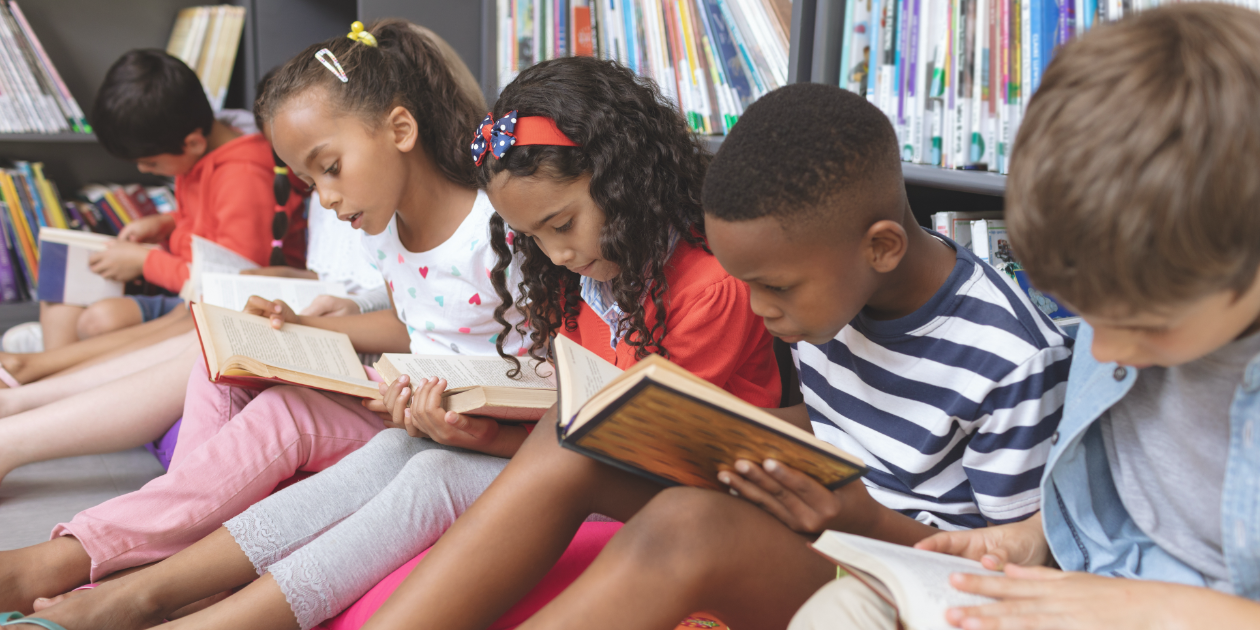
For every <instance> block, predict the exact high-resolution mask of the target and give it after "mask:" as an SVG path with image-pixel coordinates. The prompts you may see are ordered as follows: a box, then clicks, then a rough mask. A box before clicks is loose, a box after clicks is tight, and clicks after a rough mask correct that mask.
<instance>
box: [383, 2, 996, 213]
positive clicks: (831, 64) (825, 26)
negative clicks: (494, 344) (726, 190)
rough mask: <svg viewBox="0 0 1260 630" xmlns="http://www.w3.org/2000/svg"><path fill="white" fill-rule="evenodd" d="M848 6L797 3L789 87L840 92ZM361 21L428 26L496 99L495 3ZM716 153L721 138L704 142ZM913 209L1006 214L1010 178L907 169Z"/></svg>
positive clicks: (445, 5)
mask: <svg viewBox="0 0 1260 630" xmlns="http://www.w3.org/2000/svg"><path fill="white" fill-rule="evenodd" d="M845 2H846V0H793V2H792V24H791V50H790V51H789V54H788V60H789V68H788V80H789V81H792V82H803V81H812V82H816V83H827V84H830V85H837V84H839V82H840V42H841V39H842V30H843V21H844V12H845ZM358 6H359V19H361V20H364V21H365V22H366V21H369V20H372V19H375V18H381V17H393V16H396V17H403V18H407V19H409V20H412V21H414V22H417V23H420V24H424V25H425V26H427V27H429V28H431V29H433V31H434V32H436V33H438V34H439V35H441V36H442V37H444V38H445V39H446V40H447V41H449V42H450V43H451V45H452V46H454V47H455V50H456V51H457V52H458V53H459V54H460V57H461V58H463V60H464V62H465V63H467V64H468V67H469V69H471V70H472V71H473V72H475V73H476V72H479V74H480V79H481V85H482V91H483V92H484V93H485V94H486V100H487V101H488V102H493V101H494V100H495V98H496V97H497V95H498V89H497V87H496V86H495V78H496V74H497V73H496V69H495V67H494V62H495V59H496V58H497V56H496V49H495V46H496V38H495V36H494V34H495V33H496V30H497V29H496V24H495V16H496V11H495V6H496V3H495V0H467V1H463V2H450V1H449V0H359V5H358ZM705 142H706V144H707V145H708V147H709V148H710V149H712V150H717V148H718V147H719V146H721V142H722V137H721V136H712V137H708V138H706V139H705ZM902 173H903V175H904V176H905V180H906V191H907V194H908V196H909V198H910V202H911V207H913V208H915V214H916V216H917V217H918V219H919V222H920V223H922V224H923V225H930V217H929V216H928V215H930V213H932V212H941V211H951V210H952V211H964V210H1001V209H1002V207H1003V203H1002V195H1003V193H1004V191H1005V189H1006V177H1005V176H1002V175H998V174H996V173H987V172H982V171H965V170H953V169H942V168H937V167H934V166H925V165H921V164H910V163H903V164H902Z"/></svg>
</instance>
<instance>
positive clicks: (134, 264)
mask: <svg viewBox="0 0 1260 630" xmlns="http://www.w3.org/2000/svg"><path fill="white" fill-rule="evenodd" d="M151 249H153V246H151V245H141V244H139V243H130V242H127V241H114V242H113V243H110V245H109V247H107V248H105V249H104V250H102V251H99V252H95V253H93V254H92V255H91V256H90V257H89V258H88V268H89V269H91V270H92V273H94V274H96V275H98V276H101V277H102V278H105V279H106V280H115V281H117V282H130V281H132V280H135V279H136V278H139V277H140V276H141V275H142V274H143V273H144V259H145V258H147V257H148V255H149V250H151Z"/></svg>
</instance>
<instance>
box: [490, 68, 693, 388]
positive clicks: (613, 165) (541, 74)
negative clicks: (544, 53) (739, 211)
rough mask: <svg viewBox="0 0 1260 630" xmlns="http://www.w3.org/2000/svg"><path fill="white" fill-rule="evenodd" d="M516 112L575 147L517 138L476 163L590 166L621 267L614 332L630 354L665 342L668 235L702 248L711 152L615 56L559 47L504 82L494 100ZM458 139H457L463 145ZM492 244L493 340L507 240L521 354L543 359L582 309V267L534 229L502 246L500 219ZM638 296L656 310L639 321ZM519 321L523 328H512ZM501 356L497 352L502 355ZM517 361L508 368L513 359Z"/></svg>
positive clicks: (568, 176)
mask: <svg viewBox="0 0 1260 630" xmlns="http://www.w3.org/2000/svg"><path fill="white" fill-rule="evenodd" d="M511 110H517V111H518V112H519V113H520V115H521V116H546V117H549V118H551V119H553V120H555V121H556V126H557V127H559V129H560V131H563V132H564V134H565V135H567V136H568V137H569V138H570V139H572V140H573V141H574V142H576V143H577V144H578V145H579V146H577V147H560V146H532V145H531V146H519V147H515V148H512V149H511V150H509V151H508V152H507V154H506V155H504V156H503V159H502V160H496V159H494V158H493V157H488V158H487V159H486V160H485V162H483V163H482V166H481V168H480V170H479V171H478V179H479V183H480V184H481V186H482V187H483V188H484V187H485V186H486V185H487V184H488V183H489V182H490V180H491V179H492V178H493V177H494V176H495V175H498V174H499V173H502V172H504V171H507V172H508V173H510V174H511V175H512V176H513V177H531V176H541V177H547V178H550V179H552V180H556V181H559V182H570V181H573V180H575V179H577V178H578V177H581V176H583V175H590V178H591V183H590V195H591V199H593V200H594V201H595V204H596V205H598V206H599V208H600V209H601V210H603V211H604V217H605V218H604V227H603V229H602V231H601V233H600V251H601V254H602V255H603V257H604V259H605V260H607V261H608V262H611V263H614V264H616V265H618V267H620V269H621V271H620V273H619V274H618V275H617V277H615V278H613V279H612V281H611V285H612V293H613V297H614V298H615V299H616V300H617V306H618V307H620V308H621V310H622V311H623V312H624V313H625V318H624V319H623V320H622V323H621V328H620V330H619V331H618V333H619V334H618V337H620V338H624V343H628V344H630V345H631V346H633V347H634V348H635V357H636V358H640V359H641V358H643V357H646V356H647V355H648V354H652V353H657V354H660V355H662V356H669V353H668V351H666V349H665V345H664V341H665V334H666V332H667V331H666V330H665V316H664V314H665V311H666V308H667V306H668V305H667V304H666V302H665V298H664V296H665V294H666V293H667V292H668V290H669V285H668V283H667V282H666V280H665V264H666V262H668V258H669V255H670V243H671V240H672V238H673V235H677V236H678V238H679V239H680V241H685V242H687V243H691V244H693V245H698V246H700V247H707V246H706V245H705V243H704V213H703V211H702V210H701V207H700V190H701V186H702V185H703V184H704V173H705V169H706V168H707V167H708V164H709V157H710V156H709V154H708V152H707V151H706V150H705V149H704V148H703V147H702V146H701V145H700V143H699V141H698V140H697V138H696V137H695V136H694V135H693V134H692V133H691V132H690V131H689V130H688V129H687V124H686V122H685V120H684V119H683V117H682V114H681V113H680V112H679V111H678V109H677V108H676V107H674V106H673V105H672V104H671V103H669V102H668V101H667V100H665V98H663V97H662V96H661V93H660V91H659V90H658V89H657V87H656V85H655V84H654V83H652V81H651V80H649V79H645V78H640V77H636V76H635V75H634V73H633V72H631V71H630V70H629V69H627V68H625V67H624V66H622V65H620V64H618V63H616V62H614V61H602V60H598V59H594V58H591V57H565V58H561V59H555V60H552V61H544V62H542V63H539V64H537V65H535V66H532V67H530V68H529V69H527V70H525V71H523V72H521V74H520V75H519V76H518V77H517V78H516V80H515V81H512V83H511V84H509V85H508V86H507V87H506V88H504V89H503V94H502V95H500V96H499V100H498V102H497V103H495V106H494V111H495V114H496V115H498V116H501V115H503V114H505V113H507V112H509V111H511ZM465 146H466V145H465ZM490 234H491V246H492V247H493V249H494V251H495V253H496V254H498V256H499V262H498V264H497V265H495V268H494V274H493V281H494V287H495V292H496V293H498V295H499V297H500V299H502V300H503V304H502V305H501V306H499V308H497V309H495V313H494V317H495V321H498V322H499V323H500V324H502V325H503V331H504V334H501V335H499V338H498V340H497V345H498V348H499V353H500V354H504V353H503V340H504V338H506V337H507V336H508V335H509V334H510V333H511V332H512V330H513V326H512V324H510V323H509V322H508V321H507V320H506V319H504V314H505V313H506V312H507V311H508V309H509V308H510V307H511V306H512V305H513V298H512V293H511V292H510V291H509V290H508V286H507V278H506V276H505V274H504V272H505V271H506V270H507V268H508V265H509V264H511V262H512V257H513V249H515V250H517V251H523V252H524V253H525V260H524V262H523V263H522V264H521V271H522V274H521V276H522V277H521V279H520V283H519V285H518V286H517V289H518V292H517V295H518V297H517V298H516V300H515V306H516V308H517V310H519V311H520V312H522V313H526V314H527V320H528V324H529V326H530V328H531V329H532V331H529V332H528V334H529V335H530V339H531V340H532V341H533V345H532V347H531V348H530V350H529V355H530V357H532V358H534V359H536V360H542V359H544V358H545V356H546V349H547V345H548V342H549V341H550V339H551V336H552V335H553V334H555V333H556V332H557V331H558V330H559V328H560V327H561V326H564V328H565V330H570V331H571V330H575V329H576V328H577V314H578V311H579V309H580V307H581V301H582V298H581V296H580V293H581V287H580V285H579V284H578V282H579V280H578V278H579V276H578V274H576V273H573V272H572V271H569V270H568V269H567V268H565V267H562V266H556V265H553V264H552V263H551V259H550V258H548V257H547V255H546V254H545V253H543V252H542V250H541V249H539V247H538V246H537V245H535V244H534V242H533V240H532V239H519V240H515V241H514V242H513V243H512V245H511V246H509V243H508V241H507V232H506V228H505V227H504V223H503V219H502V217H500V216H499V215H497V214H496V215H494V216H493V217H491V219H490ZM645 299H647V300H651V301H652V304H653V305H654V306H655V308H656V313H657V317H656V320H657V321H656V322H655V323H654V324H652V325H651V326H649V325H648V323H647V321H646V316H645V315H646V309H645V306H644V303H645ZM516 331H517V332H518V333H519V334H521V335H525V334H527V331H525V330H523V329H522V328H521V327H520V326H518V327H516ZM504 356H506V355H504ZM519 365H520V364H519V363H517V366H518V367H519Z"/></svg>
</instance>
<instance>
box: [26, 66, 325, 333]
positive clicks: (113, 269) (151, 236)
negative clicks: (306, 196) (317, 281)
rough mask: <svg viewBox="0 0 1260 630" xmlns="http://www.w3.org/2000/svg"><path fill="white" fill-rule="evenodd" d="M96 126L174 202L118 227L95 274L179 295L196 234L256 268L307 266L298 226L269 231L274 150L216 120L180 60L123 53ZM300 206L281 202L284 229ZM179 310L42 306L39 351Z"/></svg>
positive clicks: (173, 301) (169, 302)
mask: <svg viewBox="0 0 1260 630" xmlns="http://www.w3.org/2000/svg"><path fill="white" fill-rule="evenodd" d="M92 125H93V127H94V129H95V131H96V135H97V138H98V139H99V140H100V142H101V145H102V146H104V147H105V149H106V150H107V151H109V152H110V153H111V154H113V155H115V156H118V157H120V158H123V159H126V160H130V161H133V162H135V163H136V166H137V168H139V169H140V172H142V173H152V174H156V175H163V176H166V177H174V178H175V196H176V201H177V206H178V207H177V208H176V210H175V212H173V213H170V214H159V215H154V216H151V217H146V218H144V219H140V220H138V221H134V222H132V223H131V224H129V225H127V226H126V227H125V228H123V230H122V231H121V232H120V233H119V235H118V241H117V242H116V243H114V244H113V245H112V246H111V247H110V248H109V249H107V250H105V251H102V252H98V253H96V254H94V255H93V257H92V259H91V269H92V271H93V272H94V273H97V274H99V275H101V276H104V277H106V278H108V279H111V280H118V281H121V282H127V281H130V280H133V279H135V278H139V277H141V276H143V277H144V279H145V280H147V281H148V282H150V283H152V284H154V285H157V286H159V287H161V288H163V289H166V290H167V291H170V292H172V293H178V292H179V290H180V289H181V288H182V287H183V284H184V282H185V281H186V280H187V279H188V263H190V262H191V260H192V259H191V242H192V236H193V235H197V236H200V237H202V238H205V239H208V240H211V241H214V242H216V243H218V244H220V245H222V246H224V247H226V248H228V249H230V250H232V251H234V252H236V253H239V254H241V255H242V256H245V257H247V258H249V259H251V260H253V261H254V262H256V263H258V264H260V265H262V264H266V263H267V261H268V258H269V257H270V255H271V252H272V249H273V247H281V248H282V250H283V252H284V254H285V256H286V258H287V259H288V261H289V264H290V265H293V266H296V267H302V266H303V265H302V254H303V252H304V248H305V245H304V242H303V241H304V238H303V237H302V235H301V234H300V233H299V232H298V231H296V230H295V231H291V232H290V234H288V235H285V236H281V237H275V236H273V234H272V229H271V228H272V219H273V216H274V214H275V212H276V198H275V196H274V194H273V192H272V180H273V178H274V173H273V168H274V166H275V164H274V161H273V158H272V155H271V146H270V145H269V144H268V142H267V140H266V139H264V138H263V137H262V136H260V135H257V134H253V135H241V133H240V132H239V131H236V130H235V129H233V128H231V127H229V126H228V125H226V124H225V123H223V122H220V121H218V120H215V118H214V113H213V111H212V110H211V109H210V103H209V101H207V100H206V95H205V90H204V89H203V88H202V86H201V82H200V81H199V80H198V79H197V75H196V73H194V72H193V71H192V69H190V68H189V67H188V66H187V65H185V64H184V62H182V61H180V60H179V59H176V58H175V57H172V56H170V55H168V54H166V53H165V52H162V51H160V50H133V51H131V52H128V53H127V54H125V55H123V56H122V57H121V58H119V59H118V61H116V62H114V65H113V66H111V67H110V69H109V71H108V72H107V73H106V75H105V81H104V82H103V83H102V85H101V88H100V90H99V91H98V92H97V95H96V101H95V103H94V104H93V108H92ZM301 205H302V197H301V196H300V195H291V196H290V198H289V200H288V202H287V204H286V205H285V206H284V208H283V211H284V212H286V213H288V214H289V219H290V221H289V225H290V226H296V225H298V224H299V221H298V219H299V218H300V217H299V216H298V215H297V211H298V209H299V208H300V207H301ZM276 241H282V242H280V243H278V242H276ZM143 243H161V244H163V247H159V248H150V247H145V246H143V245H142V244H143ZM179 304H181V301H180V300H178V299H177V298H171V297H168V296H130V297H122V298H109V299H106V300H101V301H99V302H97V303H95V304H93V305H91V306H89V307H87V309H86V310H85V309H84V308H83V307H80V306H73V305H69V304H51V303H43V304H41V305H40V323H41V326H42V328H43V338H44V348H45V349H54V348H58V347H61V346H63V345H66V344H69V343H71V342H73V341H75V340H77V339H80V338H86V337H91V336H95V335H99V334H101V333H103V332H107V331H110V330H116V329H118V328H125V327H128V326H134V325H136V324H139V323H141V322H146V321H150V320H152V319H156V318H157V317H160V316H162V315H163V314H165V313H166V312H168V311H170V310H171V309H172V308H175V307H176V306H177V305H179Z"/></svg>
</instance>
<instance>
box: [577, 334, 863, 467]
mask: <svg viewBox="0 0 1260 630" xmlns="http://www.w3.org/2000/svg"><path fill="white" fill-rule="evenodd" d="M552 343H553V349H552V355H553V358H554V359H553V360H554V361H555V364H556V374H557V381H558V384H559V407H558V411H557V413H558V420H557V423H556V430H557V432H558V433H559V437H560V442H561V444H562V445H563V446H565V447H566V448H570V449H572V450H575V451H578V452H580V453H582V454H584V455H587V456H589V457H593V458H595V459H598V460H600V461H602V462H605V463H607V464H610V465H612V466H616V467H618V468H621V469H623V470H627V471H630V472H633V473H635V474H638V475H641V476H643V477H647V478H649V479H653V480H656V481H658V482H660V483H663V484H666V485H687V486H694V487H698V488H710V489H714V490H725V489H726V486H725V485H724V484H722V483H721V482H719V481H718V479H717V474H718V472H719V471H720V470H725V469H731V468H733V467H734V464H735V461H736V460H737V459H746V460H749V461H752V462H756V463H761V462H763V461H765V460H767V459H775V460H777V461H780V462H782V463H783V464H785V465H787V466H789V467H791V468H794V469H796V470H799V471H801V472H803V473H805V474H807V475H809V476H810V477H813V478H814V479H815V480H817V481H818V482H819V483H821V484H823V485H824V486H826V487H828V488H831V489H833V490H834V489H836V488H839V487H840V486H843V485H844V484H846V483H849V482H850V481H853V480H855V479H857V478H859V477H861V476H862V475H863V474H864V473H865V472H866V467H865V466H864V465H863V464H862V461H861V460H860V459H858V458H857V457H855V456H853V455H850V454H848V453H846V452H844V451H842V450H840V449H839V448H836V447H835V446H833V445H831V444H828V443H827V442H824V441H822V440H820V439H818V438H816V437H814V436H813V435H812V434H810V433H809V432H808V431H805V430H804V429H801V428H799V427H796V426H793V425H792V424H791V423H789V422H787V421H785V420H781V419H779V418H776V417H775V416H773V415H771V414H770V413H768V412H767V411H765V410H763V409H760V408H758V407H756V406H754V405H752V404H750V403H748V402H746V401H744V400H741V399H740V398H739V397H737V396H735V395H733V394H731V393H730V392H727V391H725V390H723V389H722V388H720V387H717V386H716V385H713V384H712V383H709V382H708V381H705V380H704V379H701V378H700V377H698V376H696V375H694V374H692V373H690V372H688V371H687V370H685V369H683V368H681V367H679V366H678V365H675V364H674V363H671V362H670V361H669V360H667V359H665V358H663V357H661V356H659V355H651V356H649V357H647V358H646V359H643V360H642V361H639V362H638V363H637V364H635V365H634V367H632V368H630V369H628V370H626V371H625V372H622V373H620V374H618V373H617V372H620V370H618V368H616V367H615V366H613V365H612V364H610V363H608V362H607V361H604V360H603V359H602V358H600V357H598V356H596V355H595V354H594V353H592V352H591V351H589V350H587V349H585V348H583V347H582V346H581V345H580V344H578V343H577V342H575V341H572V340H569V339H567V338H565V337H557V338H556V339H555V340H554V341H553V342H552Z"/></svg>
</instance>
